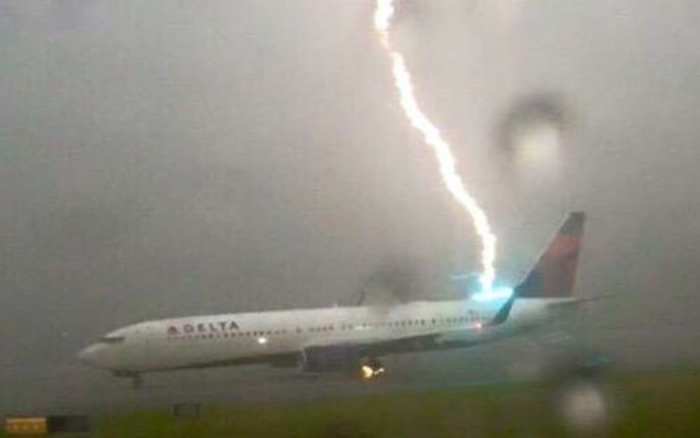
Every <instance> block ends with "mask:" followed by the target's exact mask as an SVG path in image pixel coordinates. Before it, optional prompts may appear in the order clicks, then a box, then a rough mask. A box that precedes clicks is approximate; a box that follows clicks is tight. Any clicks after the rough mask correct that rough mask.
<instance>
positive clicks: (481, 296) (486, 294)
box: [471, 287, 513, 301]
mask: <svg viewBox="0 0 700 438" xmlns="http://www.w3.org/2000/svg"><path fill="white" fill-rule="evenodd" d="M512 295H513V289H512V288H510V287H497V288H492V289H491V290H489V291H482V292H478V293H475V294H473V295H472V296H471V299H472V300H474V301H498V300H507V299H508V298H510V297H511V296H512Z"/></svg>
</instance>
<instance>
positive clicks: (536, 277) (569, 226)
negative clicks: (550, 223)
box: [514, 212, 586, 298]
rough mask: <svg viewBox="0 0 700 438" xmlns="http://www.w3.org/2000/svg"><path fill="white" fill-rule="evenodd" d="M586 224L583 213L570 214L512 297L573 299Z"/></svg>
mask: <svg viewBox="0 0 700 438" xmlns="http://www.w3.org/2000/svg"><path fill="white" fill-rule="evenodd" d="M585 221H586V215H585V213H583V212H572V213H569V216H568V217H567V218H566V220H565V221H564V223H563V225H562V226H561V228H560V229H559V231H558V232H557V234H555V235H554V237H553V238H552V240H551V241H550V243H549V246H548V247H547V248H546V249H545V251H544V253H542V255H541V256H540V258H539V260H538V261H537V263H536V264H535V266H534V267H533V268H532V269H531V270H530V272H528V274H527V275H526V276H525V279H524V280H523V282H522V283H520V284H519V285H518V286H517V287H516V288H515V291H514V292H515V293H514V295H515V296H517V297H518V298H568V297H571V296H572V295H573V291H574V284H575V281H576V270H577V267H578V259H579V253H580V252H581V242H582V240H583V228H584V222H585Z"/></svg>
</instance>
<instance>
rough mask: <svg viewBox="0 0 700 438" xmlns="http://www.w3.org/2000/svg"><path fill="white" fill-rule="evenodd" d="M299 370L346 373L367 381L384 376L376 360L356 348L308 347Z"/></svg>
mask: <svg viewBox="0 0 700 438" xmlns="http://www.w3.org/2000/svg"><path fill="white" fill-rule="evenodd" d="M301 370H302V371H303V372H307V373H348V374H350V375H353V376H359V377H360V378H362V379H364V380H369V379H372V378H374V377H377V376H379V375H381V374H384V366H383V365H382V363H381V362H380V361H379V360H378V359H376V358H368V357H366V356H365V355H364V354H363V352H362V351H361V349H360V348H358V347H356V346H347V345H334V346H326V347H309V348H306V349H304V351H303V353H302V355H301Z"/></svg>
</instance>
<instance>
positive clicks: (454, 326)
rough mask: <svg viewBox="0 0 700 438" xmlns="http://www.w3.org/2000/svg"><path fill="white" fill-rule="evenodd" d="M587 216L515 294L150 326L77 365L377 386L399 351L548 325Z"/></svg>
mask: <svg viewBox="0 0 700 438" xmlns="http://www.w3.org/2000/svg"><path fill="white" fill-rule="evenodd" d="M584 222H585V214H584V213H583V212H572V213H570V214H569V215H568V217H567V218H566V220H565V221H564V223H563V225H562V226H561V228H560V229H559V231H558V232H557V233H556V234H555V235H554V237H553V238H552V240H551V241H550V244H549V246H548V247H547V248H546V249H545V251H544V252H543V253H542V255H541V256H540V258H539V259H538V261H537V263H536V264H535V265H534V267H533V268H532V269H531V270H530V271H529V272H528V273H527V274H526V276H525V277H524V280H523V281H522V282H521V283H520V284H519V285H518V286H516V287H515V288H513V289H494V290H493V291H489V292H480V293H476V294H473V295H471V296H470V297H469V298H466V299H463V300H451V301H433V302H431V301H416V302H409V303H404V304H395V305H391V306H362V305H358V306H353V307H330V308H321V309H297V310H281V311H269V312H256V313H232V314H221V315H210V316H191V317H184V318H174V319H162V320H155V321H146V322H141V323H138V324H134V325H129V326H126V327H123V328H120V329H117V330H115V331H112V332H111V333H108V334H107V335H105V336H103V337H102V338H100V339H99V340H98V341H97V342H95V343H94V344H92V345H89V346H88V347H87V348H85V349H83V350H82V351H80V352H79V353H78V359H79V360H80V361H81V362H83V363H85V364H87V365H89V366H92V367H95V368H100V369H106V370H109V371H111V372H112V374H113V375H115V376H116V377H128V378H131V379H133V383H134V386H135V387H140V386H141V385H142V377H141V376H142V374H144V373H149V372H156V371H169V370H180V369H192V368H206V367H215V366H231V365H244V364H256V363H264V364H268V365H271V366H273V367H295V368H297V369H298V370H300V371H301V372H302V373H313V374H322V373H350V374H352V375H355V376H358V377H360V378H362V379H372V378H374V377H377V376H379V375H381V374H383V373H384V372H385V368H384V365H383V364H382V362H381V359H382V358H384V357H386V356H388V355H394V354H401V353H408V352H419V351H432V350H444V349H452V348H468V347H474V346H477V345H480V344H484V343H487V342H493V341H497V340H500V339H503V338H508V337H512V336H515V335H518V334H522V333H525V332H527V331H529V330H532V329H534V328H537V327H541V326H544V325H547V324H548V322H550V321H552V319H553V318H556V317H557V316H559V315H560V314H561V313H562V309H566V308H571V305H576V304H578V303H581V302H583V301H587V300H586V299H581V298H577V297H574V296H573V291H574V283H575V279H576V270H577V265H578V259H579V254H580V251H581V242H582V238H583V230H584Z"/></svg>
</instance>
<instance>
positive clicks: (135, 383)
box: [131, 374, 143, 389]
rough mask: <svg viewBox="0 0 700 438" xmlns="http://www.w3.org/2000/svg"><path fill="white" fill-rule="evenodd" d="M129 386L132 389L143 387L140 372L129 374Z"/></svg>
mask: <svg viewBox="0 0 700 438" xmlns="http://www.w3.org/2000/svg"><path fill="white" fill-rule="evenodd" d="M131 387H132V388H134V389H141V388H142V387H143V378H142V377H141V374H134V375H133V376H131Z"/></svg>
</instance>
